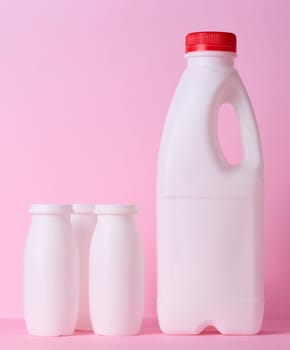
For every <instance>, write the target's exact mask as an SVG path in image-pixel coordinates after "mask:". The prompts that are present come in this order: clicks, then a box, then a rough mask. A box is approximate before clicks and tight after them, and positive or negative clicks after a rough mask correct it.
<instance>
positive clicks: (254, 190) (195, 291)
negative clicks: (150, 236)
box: [157, 52, 264, 334]
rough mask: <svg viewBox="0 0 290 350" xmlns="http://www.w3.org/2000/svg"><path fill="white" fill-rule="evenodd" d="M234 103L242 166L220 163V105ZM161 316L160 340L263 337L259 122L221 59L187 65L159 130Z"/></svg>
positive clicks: (206, 56)
mask: <svg viewBox="0 0 290 350" xmlns="http://www.w3.org/2000/svg"><path fill="white" fill-rule="evenodd" d="M223 103H231V104H232V105H233V106H234V108H235V110H236V113H237V117H238V119H239V123H240V130H241V137H242V144H243V148H244V154H245V159H244V160H243V161H242V162H241V163H240V164H239V165H237V166H231V165H230V164H228V163H227V161H226V160H225V158H224V156H223V153H222V150H221V148H220V145H219V141H218V136H217V117H218V111H219V107H220V106H221V105H222V104H223ZM157 188H158V189H157V191H158V193H157V197H158V198H157V211H158V213H157V222H158V228H157V230H158V238H157V239H158V242H157V244H158V259H157V264H158V272H157V274H158V301H157V304H158V318H159V323H160V327H161V329H162V330H163V331H164V332H166V333H192V334H197V333H200V332H201V331H202V330H203V329H204V328H205V327H207V326H209V325H213V326H215V327H216V328H217V329H218V330H219V331H220V332H221V333H224V334H253V333H257V332H258V331H259V330H260V327H261V323H262V317H263V309H264V292H263V164H262V154H261V147H260V142H259V136H258V132H257V128H256V124H255V116H254V112H253V110H252V107H251V104H250V102H249V99H248V96H247V94H246V91H245V89H244V87H243V84H242V82H241V80H240V77H239V75H238V73H237V71H236V70H235V69H234V67H233V55H232V54H230V53H225V52H219V53H216V52H207V53H204V52H202V53H195V54H193V55H192V56H190V57H189V62H188V67H187V69H186V70H185V72H184V73H183V76H182V78H181V81H180V83H179V85H178V87H177V90H176V92H175V95H174V98H173V101H172V103H171V106H170V108H169V112H168V116H167V120H166V124H165V127H164V131H163V136H162V141H161V146H160V154H159V168H158V185H157Z"/></svg>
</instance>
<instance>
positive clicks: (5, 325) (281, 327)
mask: <svg viewBox="0 0 290 350" xmlns="http://www.w3.org/2000/svg"><path fill="white" fill-rule="evenodd" d="M156 334H163V333H162V332H161V330H160V328H159V324H158V321H157V319H154V318H147V319H144V320H143V322H142V326H141V330H140V332H139V334H137V336H144V335H156ZM275 334H276V335H278V334H289V337H290V320H281V321H278V320H265V321H264V323H263V326H262V330H261V332H260V333H259V334H257V335H256V336H265V335H275ZM26 335H28V334H27V332H26V328H25V323H24V320H22V319H12V318H11V319H0V339H1V337H5V336H6V337H9V336H26ZM212 335H215V336H222V335H221V334H220V333H219V332H218V331H217V330H216V329H215V328H214V327H211V326H209V327H207V328H206V329H205V330H204V331H203V332H202V333H201V336H212ZM75 336H77V337H86V336H94V333H93V332H92V331H76V332H75V333H74V334H72V335H71V336H69V337H70V338H71V337H75ZM170 336H172V335H170ZM180 336H188V337H190V336H191V335H180ZM196 337H198V336H196ZM234 337H237V336H234ZM243 337H247V336H243ZM36 338H42V337H36ZM44 338H45V337H44ZM52 338H53V337H52ZM60 338H67V337H60Z"/></svg>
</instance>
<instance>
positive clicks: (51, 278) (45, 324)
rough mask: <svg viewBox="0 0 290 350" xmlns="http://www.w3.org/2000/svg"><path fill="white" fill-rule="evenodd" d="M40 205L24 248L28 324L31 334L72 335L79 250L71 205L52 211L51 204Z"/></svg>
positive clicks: (76, 294)
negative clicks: (72, 220)
mask: <svg viewBox="0 0 290 350" xmlns="http://www.w3.org/2000/svg"><path fill="white" fill-rule="evenodd" d="M32 207H33V206H32ZM38 207H40V210H39V208H37V210H36V211H37V213H34V212H33V210H34V209H35V206H34V208H33V210H32V214H33V216H32V223H31V226H30V229H29V233H28V236H27V240H26V244H25V250H24V317H25V323H26V327H27V330H28V332H29V333H30V334H32V335H43V336H58V335H69V334H72V333H73V332H74V329H75V324H76V317H77V309H78V251H77V244H76V240H75V237H74V235H73V232H72V227H71V222H70V212H71V206H54V207H55V208H52V212H49V211H50V210H51V207H52V206H44V207H45V208H43V207H42V206H41V205H38ZM47 207H50V208H48V210H47ZM63 207H65V208H63ZM55 211H56V212H55Z"/></svg>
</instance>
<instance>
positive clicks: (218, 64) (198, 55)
mask: <svg viewBox="0 0 290 350" xmlns="http://www.w3.org/2000/svg"><path fill="white" fill-rule="evenodd" d="M185 57H186V58H187V67H188V68H215V69H217V68H233V67H234V60H235V57H236V54H235V53H234V52H227V51H195V52H189V53H187V54H186V55H185Z"/></svg>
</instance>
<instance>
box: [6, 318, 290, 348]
mask: <svg viewBox="0 0 290 350" xmlns="http://www.w3.org/2000/svg"><path fill="white" fill-rule="evenodd" d="M0 347H1V348H3V349H21V350H26V349H29V350H34V349H35V350H39V349H42V350H49V349H53V350H57V349H64V347H65V348H69V349H70V350H74V349H78V350H79V349H86V350H90V349H94V350H95V349H99V350H104V349H126V350H131V349H132V350H133V349H134V350H136V349H138V350H143V349H144V350H148V349H151V350H155V349H156V350H157V349H158V350H162V349H164V350H165V349H166V350H171V349H182V350H187V349H188V350H192V349H198V350H203V349H207V350H208V349H214V350H233V349H235V350H245V349H247V350H252V349H254V350H257V349H263V350H268V349H279V350H284V349H285V350H289V348H290V322H289V321H267V322H265V324H264V326H263V329H262V331H261V333H260V334H259V335H256V336H223V335H220V334H218V333H217V332H216V331H215V330H214V329H207V330H206V331H205V332H204V333H203V334H202V335H196V336H188V335H187V336H182V335H180V336H174V335H165V334H161V333H160V331H159V328H158V325H157V321H156V320H154V319H146V320H144V322H143V327H142V329H141V332H140V334H138V335H136V336H131V337H105V336H98V335H94V334H93V333H90V332H77V333H76V334H74V335H72V336H70V337H36V336H30V335H27V333H26V330H25V328H24V323H23V321H22V320H17V319H14V320H13V319H8V320H5V319H2V320H0Z"/></svg>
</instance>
